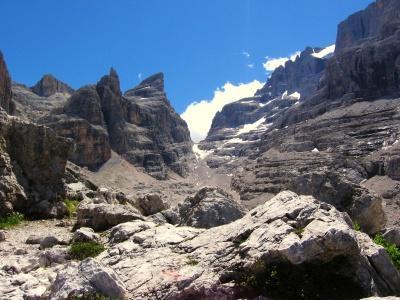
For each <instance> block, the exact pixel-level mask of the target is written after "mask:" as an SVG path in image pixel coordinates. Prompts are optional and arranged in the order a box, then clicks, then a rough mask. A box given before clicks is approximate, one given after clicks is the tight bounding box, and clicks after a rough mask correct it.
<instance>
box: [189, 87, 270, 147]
mask: <svg viewBox="0 0 400 300" xmlns="http://www.w3.org/2000/svg"><path fill="white" fill-rule="evenodd" d="M262 86H263V84H262V83H261V82H259V81H258V80H254V81H252V82H249V83H240V84H238V85H235V84H232V83H230V82H227V83H225V84H224V86H223V87H221V88H218V89H217V90H216V91H214V97H213V98H212V99H211V100H200V101H195V102H192V103H191V104H189V106H188V107H187V108H186V110H185V111H184V112H183V113H182V115H181V117H182V119H184V120H185V121H186V123H187V124H188V126H189V129H190V135H191V137H192V140H193V141H194V142H199V141H201V140H203V139H204V138H205V137H206V136H207V133H208V131H209V130H210V127H211V123H212V120H213V118H214V116H215V114H216V113H217V112H218V111H220V110H221V109H222V108H223V107H224V105H226V104H229V103H231V102H234V101H237V100H240V99H243V98H246V97H250V96H253V95H254V94H255V92H256V91H257V90H258V89H260V88H261V87H262Z"/></svg>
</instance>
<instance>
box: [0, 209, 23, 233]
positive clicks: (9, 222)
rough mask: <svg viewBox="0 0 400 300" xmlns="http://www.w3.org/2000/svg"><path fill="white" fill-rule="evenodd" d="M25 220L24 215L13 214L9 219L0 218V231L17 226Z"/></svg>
mask: <svg viewBox="0 0 400 300" xmlns="http://www.w3.org/2000/svg"><path fill="white" fill-rule="evenodd" d="M23 220H24V215H22V214H20V213H13V214H10V215H8V216H7V217H4V218H0V229H10V228H12V227H14V226H17V225H18V224H20V223H21V222H22V221H23Z"/></svg>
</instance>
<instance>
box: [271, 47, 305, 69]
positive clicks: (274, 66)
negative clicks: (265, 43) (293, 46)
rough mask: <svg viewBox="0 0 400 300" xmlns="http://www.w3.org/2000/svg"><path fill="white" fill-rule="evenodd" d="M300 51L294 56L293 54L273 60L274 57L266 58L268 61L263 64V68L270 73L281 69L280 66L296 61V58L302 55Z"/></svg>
mask: <svg viewBox="0 0 400 300" xmlns="http://www.w3.org/2000/svg"><path fill="white" fill-rule="evenodd" d="M300 53H301V52H300V51H297V52H295V53H293V54H291V55H290V56H288V57H278V58H273V57H269V56H267V57H265V59H266V61H265V63H263V67H264V69H265V70H266V71H268V72H273V71H275V69H277V68H279V67H280V66H285V63H286V62H287V61H288V60H291V61H295V60H296V58H297V57H298V56H299V55H300Z"/></svg>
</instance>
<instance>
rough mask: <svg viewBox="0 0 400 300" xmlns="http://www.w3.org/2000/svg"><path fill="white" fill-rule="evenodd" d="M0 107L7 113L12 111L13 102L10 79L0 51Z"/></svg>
mask: <svg viewBox="0 0 400 300" xmlns="http://www.w3.org/2000/svg"><path fill="white" fill-rule="evenodd" d="M0 107H2V108H3V109H4V110H5V111H6V112H7V113H9V114H13V113H14V109H15V107H14V103H13V102H12V91H11V79H10V75H9V74H8V70H7V66H6V63H5V61H4V58H3V54H2V53H1V51H0Z"/></svg>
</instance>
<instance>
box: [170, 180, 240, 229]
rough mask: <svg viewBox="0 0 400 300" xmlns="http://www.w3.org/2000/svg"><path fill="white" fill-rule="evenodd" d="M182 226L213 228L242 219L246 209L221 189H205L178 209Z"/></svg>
mask: <svg viewBox="0 0 400 300" xmlns="http://www.w3.org/2000/svg"><path fill="white" fill-rule="evenodd" d="M177 213H178V215H179V218H180V222H179V223H180V225H186V226H192V227H197V228H211V227H215V226H220V225H223V224H228V223H231V222H233V221H236V220H237V219H240V218H241V217H243V216H244V214H245V209H244V208H243V207H242V206H241V205H240V204H239V202H237V201H236V200H235V199H234V198H233V196H232V195H231V194H229V193H227V192H225V191H224V190H223V189H221V188H216V187H204V188H202V189H200V190H199V191H198V192H197V193H196V194H195V195H194V196H193V197H188V198H187V199H186V200H185V201H184V202H183V203H180V204H179V206H178V208H177Z"/></svg>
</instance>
